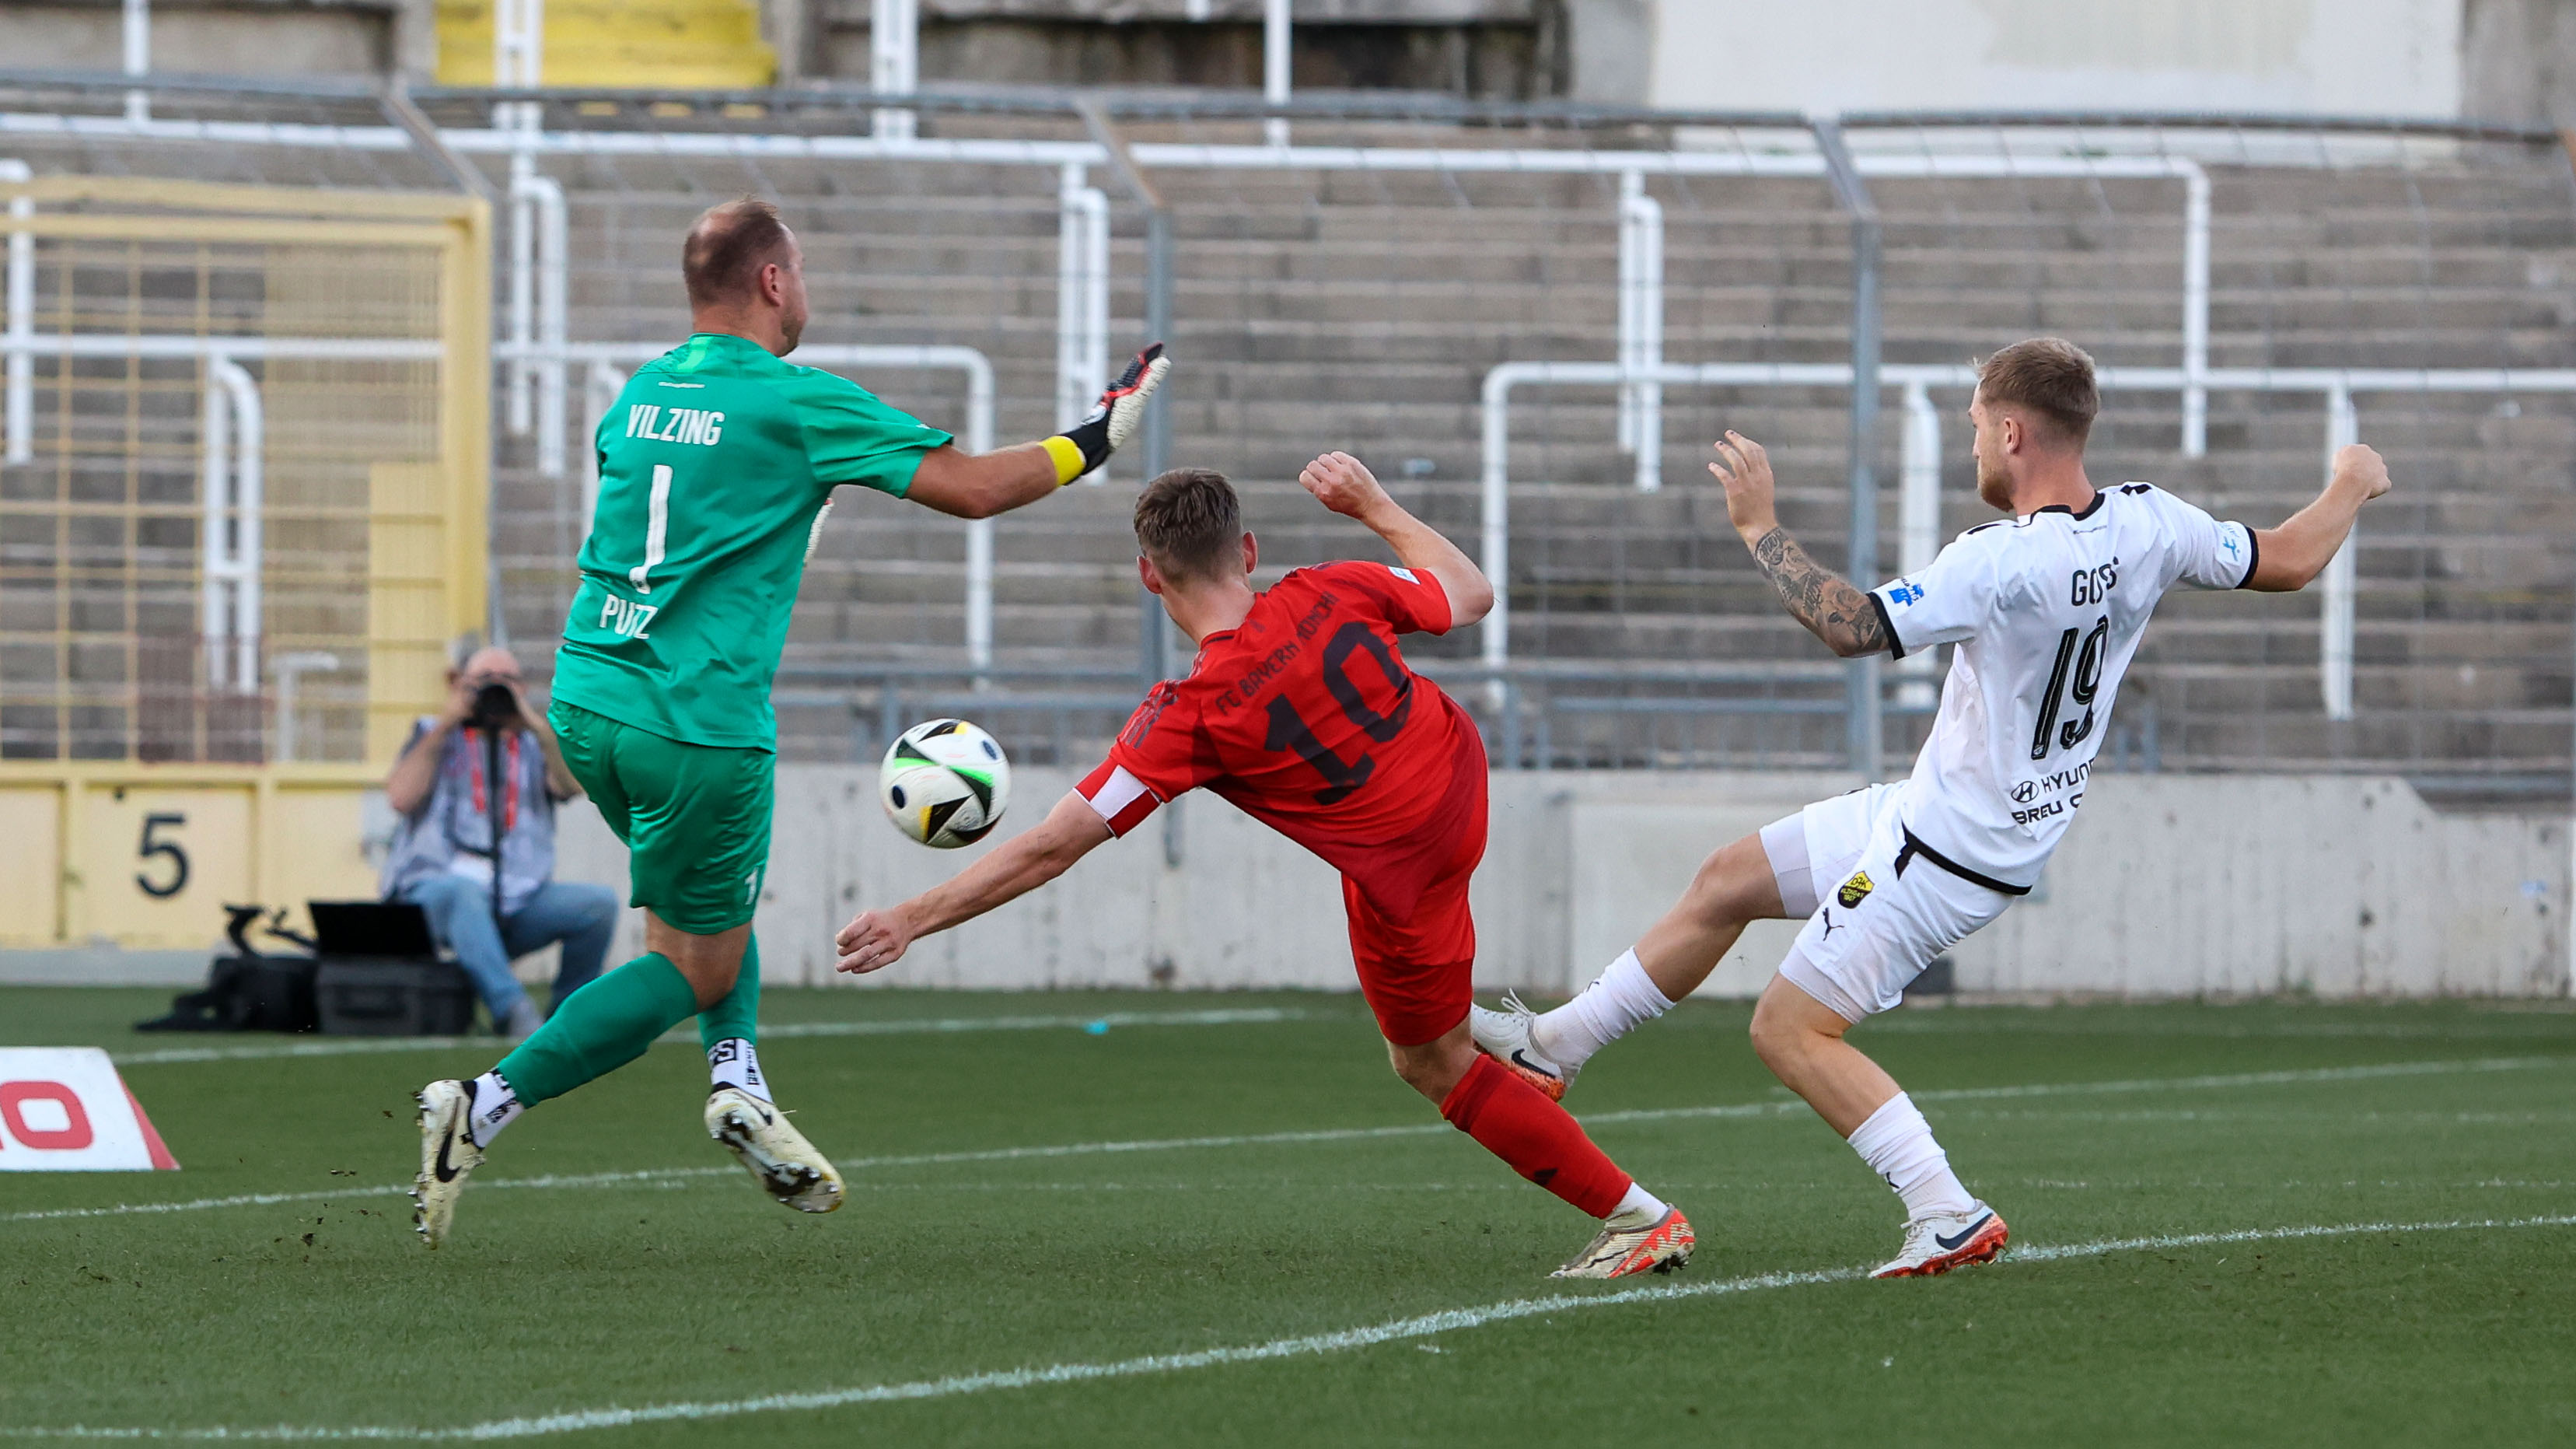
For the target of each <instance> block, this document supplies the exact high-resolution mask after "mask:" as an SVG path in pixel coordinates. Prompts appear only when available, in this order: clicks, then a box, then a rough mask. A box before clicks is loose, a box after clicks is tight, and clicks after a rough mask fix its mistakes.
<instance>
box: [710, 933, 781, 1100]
mask: <svg viewBox="0 0 2576 1449" xmlns="http://www.w3.org/2000/svg"><path fill="white" fill-rule="evenodd" d="M759 1040H760V937H758V936H757V935H752V936H745V937H744V938H743V942H742V970H741V972H740V973H739V974H737V975H736V976H735V977H734V978H733V990H731V991H728V992H726V993H725V995H724V999H723V1000H722V1001H719V1002H717V1003H716V1004H715V1005H713V1006H710V1007H708V1008H707V1009H706V1010H704V1011H701V1012H699V1013H698V1042H699V1044H700V1045H702V1046H704V1047H705V1048H706V1049H707V1071H708V1073H709V1074H710V1075H711V1076H712V1077H713V1078H714V1080H715V1085H717V1086H719V1087H740V1088H742V1089H743V1090H744V1091H746V1092H749V1093H751V1094H752V1095H753V1096H755V1097H758V1098H759V1099H761V1100H762V1101H764V1102H766V1101H768V1100H769V1079H768V1078H766V1077H763V1076H762V1075H761V1074H760V1050H759V1048H758V1046H757V1045H756V1043H758V1042H759Z"/></svg>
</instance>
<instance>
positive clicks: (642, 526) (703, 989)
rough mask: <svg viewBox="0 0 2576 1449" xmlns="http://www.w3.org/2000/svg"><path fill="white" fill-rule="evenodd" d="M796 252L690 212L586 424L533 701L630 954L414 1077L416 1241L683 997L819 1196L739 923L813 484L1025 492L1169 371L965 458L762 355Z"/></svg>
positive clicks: (770, 1136)
mask: <svg viewBox="0 0 2576 1449" xmlns="http://www.w3.org/2000/svg"><path fill="white" fill-rule="evenodd" d="M802 266H803V263H802V256H801V254H800V252H799V251H798V249H797V245H796V237H795V234H794V233H793V232H791V231H789V230H788V228H787V227H786V225H785V224H784V223H782V222H781V221H780V220H779V218H778V212H777V210H776V208H774V207H772V206H770V205H769V204H768V203H766V202H761V201H753V200H744V201H735V202H728V203H726V204H725V205H722V206H718V207H715V208H713V209H711V210H709V211H708V212H707V213H706V214H705V215H703V216H701V217H699V218H698V220H697V222H696V224H695V225H693V226H692V227H690V229H689V235H688V239H687V241H686V243H685V244H684V245H683V247H682V251H681V269H682V272H683V274H684V275H685V278H686V280H687V283H688V290H689V306H690V311H691V313H692V324H693V335H692V336H691V337H690V338H689V340H688V341H686V342H684V343H682V344H680V345H679V346H678V347H677V348H674V349H673V350H672V351H670V352H668V353H665V354H663V355H662V356H661V357H660V358H658V359H656V360H654V361H653V362H650V363H647V364H645V365H644V366H643V367H642V368H639V369H638V370H637V371H636V373H635V376H634V379H633V380H632V381H630V382H629V383H627V385H626V390H625V391H624V392H622V393H621V394H619V395H618V399H617V403H616V406H615V407H614V408H612V409H611V410H610V412H609V413H608V415H607V417H606V418H604V419H603V420H602V421H601V423H600V427H599V436H598V438H597V439H596V446H597V447H598V449H599V506H598V511H597V513H596V514H595V515H594V517H593V518H592V520H591V527H590V537H589V540H588V541H587V542H586V543H584V544H583V545H582V549H581V560H580V562H581V588H580V591H579V592H578V593H576V594H575V595H574V596H573V602H572V616H571V618H570V619H568V620H567V621H566V622H565V624H564V641H563V648H562V650H561V651H560V652H559V653H558V654H557V655H556V659H555V679H554V704H553V708H552V709H551V711H550V712H549V716H548V717H549V719H550V721H551V722H552V724H553V725H554V728H555V732H556V734H557V735H558V736H559V737H560V738H561V741H562V744H563V752H564V760H565V763H567V764H569V765H570V766H571V767H572V772H573V774H574V776H575V777H577V778H578V779H579V780H580V782H581V785H582V788H583V789H584V790H585V791H587V792H588V793H589V795H590V798H591V799H592V800H594V801H596V802H597V803H598V805H599V808H600V812H601V813H602V814H603V815H605V816H606V817H607V819H608V824H609V828H611V829H612V830H614V831H616V832H617V836H618V838H619V839H620V840H623V841H624V842H626V845H627V847H628V849H629V850H630V852H631V856H632V859H631V863H630V871H631V875H632V884H633V903H634V904H635V905H638V906H641V907H643V908H644V910H645V912H646V915H645V928H644V944H645V948H646V949H645V953H644V954H643V955H641V956H638V957H636V958H635V959H634V960H632V961H629V962H627V963H626V964H625V965H623V966H620V967H618V968H617V969H615V970H613V971H609V972H607V973H605V974H603V975H601V976H600V977H599V978H598V979H597V980H594V981H592V982H591V983H590V984H589V985H587V986H584V987H582V988H581V989H580V990H579V991H576V992H574V993H573V994H572V995H571V996H569V997H567V998H565V999H564V1001H563V1002H562V1003H561V1004H559V1005H558V1006H557V1007H556V1008H555V1012H554V1015H553V1016H552V1017H551V1018H549V1019H548V1020H547V1022H546V1023H545V1025H544V1026H542V1027H540V1028H538V1030H537V1031H536V1033H535V1034H534V1035H532V1036H530V1037H529V1038H528V1039H527V1040H526V1041H524V1042H522V1043H520V1044H519V1046H518V1047H517V1049H516V1050H514V1051H512V1052H511V1053H510V1054H509V1055H508V1056H505V1057H503V1058H502V1059H501V1061H500V1062H499V1064H498V1065H496V1066H494V1067H493V1068H492V1070H490V1071H488V1072H485V1073H484V1074H483V1075H481V1076H479V1077H476V1078H474V1079H473V1080H472V1081H438V1082H432V1083H430V1084H429V1085H428V1086H426V1087H424V1088H422V1089H421V1091H420V1093H419V1101H420V1176H419V1178H418V1180H417V1183H416V1185H415V1187H414V1188H413V1193H412V1196H413V1200H414V1202H415V1204H416V1207H415V1210H414V1213H413V1222H414V1225H415V1226H416V1227H417V1228H418V1229H419V1231H420V1235H421V1238H422V1241H424V1242H426V1243H427V1244H428V1245H429V1246H431V1247H433V1248H435V1247H437V1246H438V1245H439V1243H440V1241H441V1240H443V1239H444V1238H445V1237H446V1236H447V1231H448V1228H449V1226H450V1224H451V1223H452V1222H453V1221H454V1218H455V1213H456V1199H457V1197H458V1195H459V1194H460V1193H462V1192H463V1191H464V1188H465V1180H466V1175H467V1174H468V1173H470V1172H471V1171H473V1169H474V1167H475V1166H476V1165H477V1164H478V1163H480V1162H481V1161H482V1160H483V1154H484V1151H485V1149H486V1148H488V1147H489V1146H490V1145H491V1142H492V1139H493V1138H494V1136H496V1135H497V1134H498V1133H499V1132H500V1131H501V1129H502V1128H504V1127H507V1126H508V1125H510V1123H511V1121H512V1120H513V1119H515V1118H516V1117H517V1116H518V1115H519V1114H520V1113H521V1112H522V1111H524V1110H526V1109H527V1108H529V1107H531V1106H534V1105H535V1104H537V1103H539V1102H542V1101H545V1100H546V1099H547V1098H549V1097H560V1096H562V1095H563V1094H564V1093H566V1092H569V1091H571V1090H572V1089H574V1088H575V1087H578V1086H580V1085H582V1084H583V1083H584V1082H588V1081H591V1080H592V1079H594V1078H597V1077H602V1076H605V1075H607V1074H608V1073H610V1072H612V1071H615V1070H616V1069H617V1068H619V1067H621V1066H624V1065H625V1064H626V1063H628V1062H631V1061H633V1060H634V1059H635V1058H637V1057H638V1056H641V1055H642V1054H643V1052H644V1049H645V1048H646V1047H648V1046H650V1045H651V1044H652V1043H653V1040H654V1039H655V1038H656V1037H659V1036H661V1035H662V1034H663V1033H664V1032H666V1031H669V1030H670V1029H671V1028H673V1027H675V1026H678V1025H679V1024H680V1023H681V1022H684V1021H686V1020H688V1019H689V1018H690V1017H692V1016H694V1017H696V1018H697V1019H698V1035H699V1038H700V1040H701V1041H702V1042H703V1043H704V1044H705V1046H706V1049H707V1062H708V1065H709V1067H710V1069H711V1071H712V1072H713V1076H714V1088H713V1091H712V1092H711V1093H710V1094H709V1096H708V1098H707V1106H706V1124H707V1131H708V1133H709V1134H710V1135H712V1136H713V1137H714V1138H715V1139H716V1140H717V1141H718V1142H721V1143H723V1144H724V1145H725V1146H726V1147H727V1148H729V1149H731V1150H732V1151H733V1153H734V1155H735V1156H736V1157H738V1158H740V1159H741V1161H742V1163H743V1165H744V1166H745V1167H747V1168H749V1169H750V1171H751V1174H752V1176H753V1177H754V1178H755V1179H757V1180H758V1181H759V1183H760V1185H761V1187H762V1188H763V1189H764V1190H766V1191H767V1192H768V1193H769V1195H770V1196H772V1197H774V1198H776V1199H777V1200H778V1201H780V1202H782V1203H784V1204H786V1205H787V1206H789V1207H792V1208H796V1209H799V1210H801V1211H804V1212H818V1213H819V1212H830V1211H831V1210H832V1209H833V1208H836V1207H838V1206H840V1204H841V1176H840V1174H839V1173H838V1172H837V1171H835V1170H834V1169H833V1167H832V1164H831V1163H830V1162H829V1161H827V1160H825V1158H824V1157H823V1155H822V1154H821V1153H819V1152H817V1151H815V1150H814V1147H813V1145H812V1144H811V1143H809V1142H807V1141H806V1140H805V1138H804V1136H803V1135H802V1134H801V1133H799V1132H798V1131H797V1130H796V1129H795V1128H794V1127H792V1126H790V1125H789V1124H788V1122H787V1119H786V1117H785V1115H784V1114H783V1113H781V1112H780V1111H779V1110H778V1109H777V1108H776V1107H775V1106H774V1105H772V1103H771V1100H770V1093H769V1083H768V1080H767V1079H766V1078H764V1077H763V1076H762V1075H761V1071H760V1058H759V1053H758V1051H757V1049H756V1046H755V1042H756V1041H757V1028H756V1025H755V1019H756V1017H757V1015H758V1008H759V1005H760V948H759V944H758V943H757V942H756V941H755V940H754V939H753V937H752V930H751V918H752V909H753V906H754V905H755V903H756V902H757V901H758V900H759V898H760V885H761V877H762V875H763V873H764V872H765V871H766V869H767V866H768V860H769V820H770V805H771V800H772V794H773V787H772V776H773V773H774V772H773V766H774V764H775V760H776V752H777V732H778V731H777V720H776V717H775V716H774V715H773V714H772V712H771V709H770V703H769V685H770V680H771V677H772V676H773V675H774V674H775V673H776V672H777V669H778V657H779V652H780V650H781V648H782V647H783V646H784V645H785V643H786V639H787V624H788V615H789V612H790V610H792V609H793V608H794V606H795V601H796V586H797V583H798V581H799V580H800V579H801V578H802V577H803V575H804V570H805V560H806V558H807V557H808V556H809V555H810V554H811V553H812V551H813V540H814V538H815V537H816V536H818V535H819V533H820V531H821V528H822V522H823V514H824V513H825V512H826V511H827V510H828V509H829V507H830V503H829V499H830V497H831V493H832V490H833V489H834V488H836V487H838V486H840V485H842V484H844V483H850V484H856V485H858V486H860V487H863V488H874V489H876V490H878V491H880V492H883V493H888V494H892V495H893V496H895V497H897V498H909V499H911V500H912V501H913V502H916V503H920V504H923V505H925V506H927V507H930V508H933V509H936V510H938V511H939V512H942V513H947V514H953V515H956V516H958V517H961V518H985V517H990V516H991V515H993V514H996V513H1001V512H1004V511H1005V510H1008V509H1013V508H1017V507H1019V506H1021V505H1022V504H1026V503H1034V502H1036V501H1037V500H1039V499H1041V498H1044V497H1046V496H1047V495H1048V494H1050V493H1053V492H1054V491H1055V490H1056V489H1057V488H1059V487H1061V486H1063V485H1064V484H1067V483H1070V482H1072V481H1073V480H1074V479H1076V478H1079V477H1081V476H1082V475H1083V474H1085V473H1088V472H1090V471H1092V470H1093V469H1095V468H1098V467H1099V466H1100V465H1101V464H1102V463H1103V462H1105V461H1107V459H1108V457H1109V455H1110V453H1111V452H1112V451H1114V450H1115V449H1116V448H1117V447H1118V445H1119V444H1120V443H1122V442H1125V441H1126V439H1127V436H1128V434H1130V433H1131V432H1133V431H1134V430H1135V428H1136V425H1137V422H1138V420H1139V418H1141V417H1142V415H1143V413H1144V410H1145V403H1146V400H1147V399H1148V398H1150V397H1151V396H1152V395H1153V392H1154V389H1155V388H1156V387H1157V386H1159V385H1160V384H1161V382H1162V379H1163V374H1164V372H1165V371H1166V370H1168V369H1169V368H1170V366H1171V363H1170V362H1169V361H1168V360H1166V359H1165V358H1164V357H1163V356H1162V345H1161V344H1160V343H1156V344H1154V345H1153V346H1150V347H1147V348H1146V349H1145V350H1144V351H1143V352H1141V353H1138V354H1137V356H1136V360H1135V362H1134V363H1133V364H1132V365H1130V366H1129V367H1128V369H1127V371H1126V374H1125V376H1123V377H1121V378H1120V379H1119V380H1118V383H1117V385H1116V386H1114V387H1112V388H1110V389H1109V390H1108V391H1107V392H1105V393H1103V394H1101V398H1100V404H1099V406H1098V407H1097V408H1095V409H1093V411H1092V413H1091V415H1090V416H1089V417H1088V418H1086V419H1084V420H1083V422H1082V423H1081V424H1079V425H1078V426H1076V427H1073V428H1070V429H1068V430H1066V431H1065V432H1063V433H1060V434H1058V435H1056V436H1054V437H1050V438H1045V439H1042V440H1040V441H1038V442H1034V443H1026V444H1022V445H1020V446H1018V447H1014V448H1004V449H1001V450H999V451H996V452H992V453H985V454H981V455H977V454H972V453H967V452H963V451H961V450H960V449H958V448H956V447H955V446H953V445H952V443H951V441H950V437H949V435H948V434H946V433H943V432H941V431H939V430H938V429H936V428H932V427H928V426H925V425H924V424H922V423H921V422H920V421H919V420H917V419H915V418H912V417H909V416H907V415H905V414H904V413H901V412H898V411H896V410H895V409H894V408H891V407H888V406H887V405H886V404H884V403H882V402H880V401H878V400H877V399H876V398H875V397H874V396H873V395H871V394H870V393H868V392H867V391H866V390H865V389H863V388H861V387H859V386H858V385H856V384H854V383H851V382H847V381H844V380H843V379H841V378H838V377H835V376H833V375H831V374H829V373H825V372H818V371H816V370H814V369H811V368H804V367H795V366H791V365H789V364H788V363H786V362H783V361H781V360H780V359H781V358H783V357H785V356H786V355H787V354H788V353H790V352H792V351H794V350H795V347H796V340H797V336H798V334H799V333H801V332H802V331H803V330H804V327H805V317H806V306H805V279H804V274H803V270H802Z"/></svg>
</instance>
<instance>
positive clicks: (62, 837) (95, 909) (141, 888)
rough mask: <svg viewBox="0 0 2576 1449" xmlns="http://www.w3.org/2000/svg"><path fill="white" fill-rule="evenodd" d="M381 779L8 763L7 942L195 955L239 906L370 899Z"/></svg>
mask: <svg viewBox="0 0 2576 1449" xmlns="http://www.w3.org/2000/svg"><path fill="white" fill-rule="evenodd" d="M378 784H379V781H378V778H377V776H376V774H375V772H374V771H373V770H370V769H367V768H365V767H363V766H353V765H275V766H250V765H242V766H222V765H179V766H151V765H123V764H102V765H97V766H88V765H74V766H65V765H56V764H15V763H13V764H5V765H0V947H40V946H65V945H87V944H91V943H94V942H100V941H107V942H113V943H115V944H116V945H119V946H125V947H130V948H136V949H187V948H195V947H200V946H204V945H207V944H208V943H209V942H211V941H213V940H215V939H216V938H217V937H219V936H220V935H221V934H222V931H223V925H224V910H223V908H224V907H225V906H226V905H228V904H233V903H240V904H245V905H248V904H253V903H257V904H263V905H270V906H286V907H289V908H290V912H289V919H291V920H297V921H301V919H302V917H303V915H304V903H305V902H306V901H308V900H351V899H368V898H372V897H373V896H374V895H375V890H376V873H375V869H374V867H373V866H371V865H370V864H368V862H367V858H366V846H365V840H364V827H363V819H364V805H363V802H364V799H365V795H366V792H367V791H368V790H370V789H372V788H375V787H376V786H377V785H378ZM182 858H184V860H185V862H186V870H185V871H184V873H183V872H182V871H181V869H180V862H181V859H182Z"/></svg>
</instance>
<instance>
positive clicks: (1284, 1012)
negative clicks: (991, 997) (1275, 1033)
mask: <svg viewBox="0 0 2576 1449" xmlns="http://www.w3.org/2000/svg"><path fill="white" fill-rule="evenodd" d="M1309 1019H1314V1020H1330V1019H1333V1018H1331V1017H1330V1016H1328V1015H1327V1014H1324V1013H1318V1012H1310V1011H1300V1010H1298V1009H1296V1008H1294V1007H1284V1006H1283V1007H1270V1006H1262V1007H1241V1008H1237V1009H1235V1010H1231V1011H1105V1012H1101V1013H1098V1014H1096V1015H1092V1016H952V1017H938V1018H932V1019H928V1020H920V1021H907V1020H900V1019H898V1020H894V1021H792V1022H785V1023H781V1024H779V1025H775V1026H763V1027H762V1028H761V1029H760V1037H761V1040H763V1041H774V1040H778V1039H781V1038H786V1037H807V1036H936V1035H944V1034H946V1033H950V1032H973V1031H1051V1030H1056V1029H1060V1028H1062V1029H1076V1030H1079V1029H1081V1028H1085V1027H1098V1026H1255V1025H1259V1024H1261V1023H1264V1022H1277V1021H1305V1020H1309ZM696 1040H697V1037H696V1036H694V1035H691V1034H688V1033H683V1032H676V1031H675V1032H670V1033H667V1034H665V1035H664V1036H663V1037H662V1038H661V1039H660V1040H659V1041H657V1042H655V1043H654V1045H656V1046H666V1045H669V1044H671V1043H673V1042H695V1041H696ZM504 1045H506V1043H504V1042H502V1040H501V1039H500V1038H498V1037H490V1036H386V1037H363V1038H360V1039H358V1040H355V1041H349V1040H341V1041H312V1042H291V1043H279V1044H278V1045H275V1046H240V1047H214V1046H208V1047H167V1048H163V1049H161V1050H158V1051H142V1052H109V1053H108V1055H109V1056H110V1057H112V1058H114V1059H115V1061H116V1064H117V1065H118V1066H121V1067H152V1066H166V1065H168V1064H170V1063H173V1062H257V1061H274V1060H278V1059H282V1058H291V1057H350V1056H373V1055H376V1054H378V1053H381V1052H427V1051H446V1050H448V1049H449V1048H451V1047H472V1046H480V1047H483V1048H486V1049H488V1050H498V1049H500V1048H501V1047H503V1046H504Z"/></svg>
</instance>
